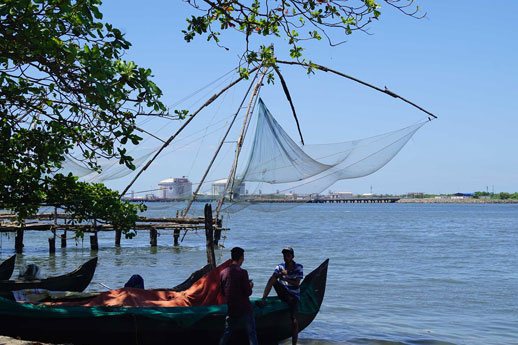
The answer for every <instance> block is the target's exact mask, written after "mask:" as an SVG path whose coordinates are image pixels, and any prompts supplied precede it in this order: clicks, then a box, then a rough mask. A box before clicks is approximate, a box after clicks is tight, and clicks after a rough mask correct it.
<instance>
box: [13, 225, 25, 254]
mask: <svg viewBox="0 0 518 345" xmlns="http://www.w3.org/2000/svg"><path fill="white" fill-rule="evenodd" d="M14 250H15V252H16V253H17V254H20V253H21V252H22V251H23V228H21V229H18V230H16V237H15V239H14Z"/></svg>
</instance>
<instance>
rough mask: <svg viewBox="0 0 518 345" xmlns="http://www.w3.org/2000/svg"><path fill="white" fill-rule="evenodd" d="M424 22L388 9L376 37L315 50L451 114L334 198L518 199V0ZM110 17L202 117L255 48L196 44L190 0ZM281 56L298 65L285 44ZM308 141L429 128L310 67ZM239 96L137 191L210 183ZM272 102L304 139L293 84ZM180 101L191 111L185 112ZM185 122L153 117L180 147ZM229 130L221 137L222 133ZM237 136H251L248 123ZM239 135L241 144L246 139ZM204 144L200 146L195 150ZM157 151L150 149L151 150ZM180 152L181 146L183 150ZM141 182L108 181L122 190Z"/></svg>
mask: <svg viewBox="0 0 518 345" xmlns="http://www.w3.org/2000/svg"><path fill="white" fill-rule="evenodd" d="M416 3H417V4H418V5H419V6H420V8H421V9H422V11H423V12H426V17H425V18H424V19H420V20H417V19H413V18H409V17H406V16H404V15H402V14H401V13H399V12H397V11H396V10H394V9H393V8H391V7H388V6H383V7H382V15H381V17H380V20H379V21H377V22H375V23H372V24H371V25H369V34H365V33H361V32H356V33H354V34H353V35H351V36H348V37H347V42H346V43H344V44H342V45H339V46H337V47H330V46H329V45H328V44H327V43H326V42H325V41H320V42H311V43H309V44H306V45H305V47H306V51H305V57H306V58H308V59H311V60H312V61H314V62H316V63H319V64H321V65H325V66H328V67H331V68H333V69H335V70H339V71H341V72H343V73H346V74H349V75H352V76H355V77H357V78H359V79H362V80H364V81H366V82H369V83H371V84H374V85H377V86H379V87H385V86H386V87H388V88H389V89H390V90H391V91H393V92H396V93H397V94H399V95H401V96H403V97H405V98H407V99H409V100H411V101H412V102H414V103H416V104H419V105H420V106H422V107H423V108H425V109H427V110H429V111H430V112H432V113H434V114H436V115H437V116H438V119H437V120H433V121H431V122H430V123H428V124H427V125H425V126H424V127H423V128H421V129H420V130H419V131H418V132H417V133H416V134H415V136H414V137H413V138H412V139H411V140H410V141H409V142H408V144H407V145H406V146H405V147H404V148H403V149H402V151H401V152H400V153H399V154H398V155H397V156H396V157H395V158H394V159H393V160H392V161H390V162H389V163H388V164H387V165H386V166H385V167H383V168H382V169H381V170H379V171H377V172H375V173H374V174H372V175H369V176H366V177H362V178H358V179H351V180H343V181H339V182H337V183H336V184H335V185H334V186H332V187H330V190H334V191H352V192H353V193H355V194H361V193H368V192H370V191H371V190H372V192H374V193H378V194H404V193H409V192H424V193H433V194H440V193H456V192H465V193H468V192H474V191H485V190H488V191H490V192H491V191H494V192H502V191H506V192H516V191H518V185H517V182H518V158H517V155H516V147H517V142H518V139H517V128H518V116H517V115H518V114H517V108H518V87H517V81H518V67H517V66H518V65H517V63H518V44H517V42H518V41H517V40H516V34H517V33H518V21H516V20H515V18H514V16H515V13H518V2H516V1H513V0H495V1H492V2H491V4H490V5H488V2H487V1H484V2H482V1H480V0H474V1H469V2H467V1H445V0H434V1H431V0H421V1H419V0H416ZM101 11H102V12H103V14H104V18H103V21H105V22H108V23H111V24H114V25H115V26H116V27H118V28H119V29H121V30H122V32H124V33H125V35H126V38H127V39H128V40H129V41H130V42H131V43H132V47H131V48H130V50H129V51H128V53H127V54H126V55H125V57H124V58H125V59H127V60H133V61H135V62H136V63H137V64H138V65H140V66H143V67H148V68H151V70H152V71H153V75H154V78H153V80H154V81H155V82H156V83H157V84H158V86H159V87H160V88H161V89H162V91H163V93H164V97H163V101H164V103H165V104H166V105H170V106H174V107H175V108H180V109H189V110H191V111H192V110H193V109H194V108H195V106H196V105H199V104H201V103H203V102H204V101H205V100H206V99H208V98H209V97H210V95H212V94H213V93H215V92H216V91H217V87H220V88H221V87H222V86H224V85H225V83H228V82H229V81H230V79H229V78H232V77H234V74H232V73H231V74H228V73H227V72H229V71H231V70H232V69H233V68H235V67H236V66H237V64H238V61H239V58H238V56H239V55H240V53H241V52H242V49H243V48H244V40H243V38H242V37H241V36H239V35H237V34H234V33H230V32H229V33H224V34H223V35H222V37H221V38H222V44H224V45H226V46H227V47H228V48H229V49H228V50H226V49H222V48H219V47H217V46H216V45H215V44H214V43H212V42H207V41H206V39H205V38H203V37H198V38H197V39H195V40H194V41H193V42H191V43H187V42H185V40H184V39H183V34H182V32H181V31H182V30H183V29H185V27H186V22H185V18H187V17H188V16H190V15H192V14H193V13H195V12H193V11H194V10H193V9H192V8H191V7H190V6H189V5H188V4H186V3H185V2H182V1H171V0H169V1H159V0H150V1H147V2H145V3H143V2H141V1H134V0H129V1H124V3H123V5H122V2H118V1H105V3H104V4H103V5H102V6H101ZM271 41H272V42H275V43H276V55H277V56H278V57H279V58H283V59H285V60H287V59H288V58H287V50H286V49H285V45H284V44H283V43H282V42H277V41H274V40H273V39H271V38H268V39H266V40H263V41H261V42H262V43H266V44H268V43H269V42H271ZM282 72H283V75H284V77H285V79H286V82H287V84H288V87H289V88H290V93H291V95H292V98H293V101H294V104H295V107H296V109H297V113H298V116H299V120H300V123H301V128H302V132H303V135H304V139H305V141H306V143H312V144H318V143H331V142H342V141H349V140H354V139H360V138H364V137H369V136H373V135H377V134H380V133H384V132H388V131H392V130H396V129H399V128H402V127H405V126H408V125H411V124H414V123H416V122H417V121H420V120H423V119H426V116H425V114H424V113H422V112H420V111H418V110H417V109H415V108H413V107H411V106H410V105H408V104H406V103H403V102H401V101H399V100H396V99H393V98H391V97H389V96H387V95H385V94H382V93H379V92H376V91H374V90H371V89H369V88H366V87H364V86H361V85H359V84H356V83H354V82H352V81H349V80H346V79H342V78H339V77H336V76H332V75H329V74H327V73H322V72H317V73H316V74H315V75H309V76H308V75H307V74H306V73H305V71H304V70H302V69H300V68H296V67H282ZM224 75H226V76H225V77H223V79H221V80H219V81H218V82H216V83H215V84H212V85H211V86H210V87H209V88H207V89H205V90H203V91H202V92H200V93H197V94H195V96H194V97H191V98H189V99H188V100H186V101H184V102H183V103H180V104H178V102H179V101H181V100H182V99H184V98H185V97H186V96H188V95H192V94H193V93H194V92H195V91H197V90H199V89H200V88H202V87H204V86H206V85H207V84H208V83H210V82H212V81H214V80H217V79H218V78H220V77H221V76H224ZM247 86H248V84H243V85H242V86H240V87H239V88H235V90H233V91H232V92H229V94H228V95H227V96H225V99H224V100H221V101H218V102H215V104H214V107H213V108H211V110H210V111H207V112H203V113H200V115H199V118H196V119H195V120H194V121H193V122H192V126H189V130H186V133H184V134H182V136H181V137H180V139H183V140H184V141H183V143H184V144H175V143H174V142H173V144H172V145H171V148H170V150H169V151H167V152H166V154H165V155H164V156H163V157H162V156H160V158H159V159H158V160H157V162H156V163H153V164H152V165H151V167H150V168H149V169H148V170H146V171H145V172H144V173H143V174H142V176H141V177H140V178H139V179H138V180H137V181H136V182H135V184H134V185H133V187H132V188H131V189H132V190H133V191H135V192H140V191H145V190H152V189H156V188H157V184H158V182H159V181H160V180H163V179H166V178H170V177H180V176H184V175H185V176H188V177H189V179H190V180H191V181H193V182H195V181H197V180H199V178H200V177H201V176H202V174H203V171H204V169H205V167H206V166H207V164H208V162H209V160H210V158H211V156H212V154H213V152H214V150H215V149H216V147H217V143H218V140H219V139H220V138H221V133H222V130H223V129H222V127H221V126H220V124H224V123H225V120H226V119H228V117H229V116H230V115H231V114H232V113H233V112H235V107H236V105H237V104H238V102H239V101H240V100H241V97H242V93H243V92H242V91H243V90H244V88H246V87H247ZM261 97H262V99H263V100H264V102H265V103H266V104H267V106H268V108H269V109H270V111H271V112H272V114H274V116H275V117H276V118H277V120H278V121H279V123H280V124H281V125H282V126H283V128H284V129H285V130H286V131H287V132H288V133H289V134H290V135H291V136H292V137H293V138H297V131H296V126H295V124H294V121H293V118H292V115H291V113H290V110H289V104H288V102H287V101H286V99H285V97H284V95H283V92H282V90H281V89H280V86H279V83H277V84H275V85H273V86H272V85H267V84H265V86H263V88H262V90H261ZM177 104H178V105H177ZM180 125H181V123H180V122H179V121H176V122H171V121H165V122H164V121H162V122H160V121H148V122H145V123H143V124H142V126H145V128H146V129H147V130H149V131H152V132H153V133H155V134H156V135H158V136H159V137H161V138H163V139H166V138H167V137H169V136H170V135H171V134H172V133H174V131H175V130H176V129H177V128H178V127H179V126H180ZM220 127H221V129H220V130H219V131H217V130H218V128H220ZM236 127H240V124H239V125H238V126H236ZM232 135H237V132H236V133H232ZM190 138H199V139H200V140H198V141H192V142H191V141H190ZM235 138H236V137H234V139H228V142H227V143H226V144H225V145H224V147H223V149H222V154H224V155H225V156H226V157H227V158H226V159H227V161H224V160H222V161H221V162H219V163H217V164H216V165H217V166H215V167H214V170H213V173H212V174H213V176H211V178H214V179H216V178H224V177H226V175H227V174H228V172H227V171H228V169H229V168H230V166H229V165H228V164H227V163H228V162H230V161H231V158H232V157H233V150H234V145H235V143H232V142H231V141H232V140H234V141H235V140H236V139H235ZM145 145H149V146H150V147H153V146H155V147H157V146H159V145H160V143H159V142H157V141H154V142H153V140H151V139H150V140H146V142H145V143H144V144H143V146H145ZM175 145H176V146H175ZM131 177H132V175H130V176H128V177H126V178H123V179H120V180H116V181H108V182H106V184H107V185H108V186H109V187H112V188H116V189H119V190H122V189H123V188H124V187H125V186H126V185H127V183H128V182H129V180H130V179H131Z"/></svg>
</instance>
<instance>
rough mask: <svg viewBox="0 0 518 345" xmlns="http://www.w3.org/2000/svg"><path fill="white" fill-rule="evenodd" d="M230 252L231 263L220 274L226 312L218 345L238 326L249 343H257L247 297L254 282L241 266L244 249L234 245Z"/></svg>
mask: <svg viewBox="0 0 518 345" xmlns="http://www.w3.org/2000/svg"><path fill="white" fill-rule="evenodd" d="M230 253H231V257H232V263H231V264H230V266H229V267H227V268H225V269H224V270H223V271H221V274H220V280H221V291H222V293H223V295H224V296H225V298H226V299H227V305H228V312H227V317H226V319H225V330H224V331H223V335H222V336H221V339H220V341H219V345H225V344H227V343H228V341H229V339H230V336H231V335H232V333H233V332H234V331H235V330H237V329H239V328H246V332H247V334H248V340H249V342H250V345H257V344H258V343H257V334H256V331H255V318H254V310H253V308H252V304H251V303H250V299H249V298H248V297H249V296H250V295H251V294H252V288H253V287H254V283H252V281H251V280H249V279H248V272H247V271H246V270H244V269H242V268H241V265H242V264H243V261H245V251H244V250H243V248H239V247H235V248H232V250H231V252H230Z"/></svg>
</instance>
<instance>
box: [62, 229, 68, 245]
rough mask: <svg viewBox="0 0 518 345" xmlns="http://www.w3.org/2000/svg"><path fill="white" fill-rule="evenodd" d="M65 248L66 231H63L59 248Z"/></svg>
mask: <svg viewBox="0 0 518 345" xmlns="http://www.w3.org/2000/svg"><path fill="white" fill-rule="evenodd" d="M66 247H67V231H66V230H65V231H64V232H63V234H62V235H61V248H66Z"/></svg>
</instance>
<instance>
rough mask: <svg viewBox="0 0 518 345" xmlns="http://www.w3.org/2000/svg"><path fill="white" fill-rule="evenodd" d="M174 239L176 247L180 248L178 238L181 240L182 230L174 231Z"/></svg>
mask: <svg viewBox="0 0 518 345" xmlns="http://www.w3.org/2000/svg"><path fill="white" fill-rule="evenodd" d="M173 237H174V246H175V247H178V245H179V243H178V238H180V230H178V229H177V230H175V231H174V234H173Z"/></svg>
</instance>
